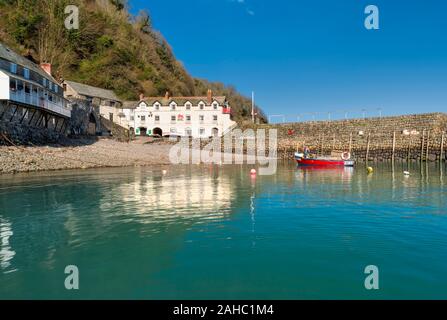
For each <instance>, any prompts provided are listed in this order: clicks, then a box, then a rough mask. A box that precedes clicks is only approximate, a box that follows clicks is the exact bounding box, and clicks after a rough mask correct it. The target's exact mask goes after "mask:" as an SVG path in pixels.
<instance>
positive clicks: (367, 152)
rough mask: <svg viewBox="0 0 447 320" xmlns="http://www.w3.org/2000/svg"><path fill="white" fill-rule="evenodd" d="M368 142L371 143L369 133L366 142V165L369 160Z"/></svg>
mask: <svg viewBox="0 0 447 320" xmlns="http://www.w3.org/2000/svg"><path fill="white" fill-rule="evenodd" d="M370 142H371V132H368V139H367V141H366V157H365V162H366V163H367V164H368V159H369V146H370Z"/></svg>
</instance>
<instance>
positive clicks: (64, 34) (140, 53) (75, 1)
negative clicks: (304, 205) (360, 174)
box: [0, 0, 251, 121]
mask: <svg viewBox="0 0 447 320" xmlns="http://www.w3.org/2000/svg"><path fill="white" fill-rule="evenodd" d="M67 5H76V6H78V7H79V22H80V26H79V29H78V30H67V29H66V28H65V27H64V21H65V19H66V17H67V14H65V13H64V10H65V7H66V6H67ZM0 40H1V41H2V42H4V43H5V44H7V45H8V46H10V47H11V48H12V49H14V50H16V51H18V52H19V53H21V54H23V55H24V56H27V57H28V58H29V59H31V60H34V61H35V62H37V63H40V62H49V63H51V64H52V65H53V72H54V74H55V76H56V77H57V78H64V79H70V80H74V81H78V82H82V83H86V84H89V85H93V86H98V87H103V88H106V89H112V90H114V91H115V92H116V93H117V95H118V96H119V97H120V98H121V99H123V100H136V99H137V98H138V96H139V94H140V93H142V92H143V93H145V95H147V96H157V95H164V94H165V92H166V91H169V92H170V93H171V94H172V95H185V96H191V95H200V94H204V93H206V90H207V89H208V88H211V89H213V91H214V92H215V94H217V95H227V96H228V98H229V100H230V103H231V106H232V107H233V112H234V119H235V120H236V121H243V120H244V119H248V118H250V117H251V102H250V100H249V99H248V98H246V97H243V96H242V95H240V94H239V93H238V92H237V91H236V89H235V88H233V87H231V86H225V85H223V84H221V83H211V82H208V81H206V80H201V79H194V78H192V77H191V76H190V75H189V74H188V72H187V71H186V70H185V68H184V67H183V66H182V64H181V63H180V62H179V61H177V59H176V58H175V56H174V55H173V53H172V50H171V48H170V46H169V44H168V43H167V42H166V40H165V39H164V38H163V37H162V35H161V34H160V33H159V32H157V31H155V30H154V29H153V28H152V25H151V19H150V16H149V14H148V13H147V12H144V11H141V12H140V13H139V14H138V15H137V16H132V15H130V14H129V12H128V10H127V8H126V4H125V3H124V2H123V1H121V0H0Z"/></svg>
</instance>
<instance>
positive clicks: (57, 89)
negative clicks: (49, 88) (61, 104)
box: [54, 84, 59, 93]
mask: <svg viewBox="0 0 447 320" xmlns="http://www.w3.org/2000/svg"><path fill="white" fill-rule="evenodd" d="M54 92H56V93H58V92H59V86H58V85H57V84H55V85H54Z"/></svg>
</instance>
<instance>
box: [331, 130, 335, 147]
mask: <svg viewBox="0 0 447 320" xmlns="http://www.w3.org/2000/svg"><path fill="white" fill-rule="evenodd" d="M334 150H335V133H334V136H333V139H332V151H334Z"/></svg>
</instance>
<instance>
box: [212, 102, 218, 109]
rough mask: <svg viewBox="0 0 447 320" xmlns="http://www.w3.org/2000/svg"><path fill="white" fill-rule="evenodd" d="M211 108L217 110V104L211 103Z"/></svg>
mask: <svg viewBox="0 0 447 320" xmlns="http://www.w3.org/2000/svg"><path fill="white" fill-rule="evenodd" d="M213 108H214V110H217V108H218V105H217V103H216V102H214V103H213Z"/></svg>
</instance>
